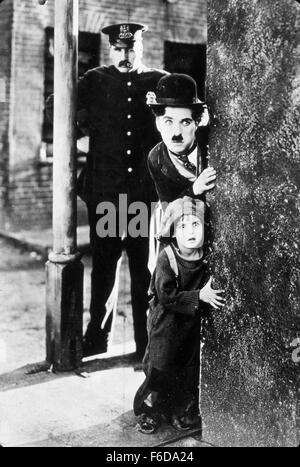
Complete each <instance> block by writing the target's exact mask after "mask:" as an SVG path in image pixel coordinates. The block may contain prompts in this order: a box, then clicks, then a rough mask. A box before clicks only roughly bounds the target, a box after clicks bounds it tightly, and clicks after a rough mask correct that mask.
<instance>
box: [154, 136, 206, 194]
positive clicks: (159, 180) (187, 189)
mask: <svg viewBox="0 0 300 467" xmlns="http://www.w3.org/2000/svg"><path fill="white" fill-rule="evenodd" d="M206 131H207V130H206V129H205V130H204V129H203V130H202V129H201V130H200V131H199V132H197V141H198V152H199V159H200V163H201V170H200V171H201V172H202V171H203V170H204V169H205V168H206V167H207V144H206V142H207V134H206ZM148 167H149V172H150V174H151V176H152V179H153V181H154V184H155V188H156V192H157V194H158V197H159V199H160V201H161V202H167V203H170V202H171V201H174V200H175V199H177V198H183V197H184V196H190V197H192V198H195V195H194V192H193V189H192V185H193V182H191V181H190V180H188V179H187V178H185V177H184V176H182V175H181V174H180V173H179V172H178V171H177V169H176V167H175V166H174V164H173V163H172V161H171V159H170V156H169V153H168V150H167V147H166V145H165V144H164V143H163V142H161V143H158V144H157V145H156V146H155V147H154V148H153V149H152V151H151V152H150V154H149V157H148ZM198 198H199V199H202V200H203V201H204V200H205V199H204V196H203V195H202V196H199V197H198Z"/></svg>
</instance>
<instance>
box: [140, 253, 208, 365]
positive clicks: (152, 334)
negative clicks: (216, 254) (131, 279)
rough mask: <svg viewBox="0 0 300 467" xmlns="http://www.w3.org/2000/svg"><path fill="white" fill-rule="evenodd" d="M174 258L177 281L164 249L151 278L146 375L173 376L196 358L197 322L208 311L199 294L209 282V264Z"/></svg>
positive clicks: (197, 354) (177, 256) (197, 346)
mask: <svg viewBox="0 0 300 467" xmlns="http://www.w3.org/2000/svg"><path fill="white" fill-rule="evenodd" d="M175 256H176V260H177V265H178V270H179V278H178V281H177V280H176V277H175V273H174V271H173V270H172V268H171V266H170V263H169V259H168V256H167V254H166V252H165V251H164V250H163V251H162V252H161V253H160V255H159V257H158V261H157V266H156V270H155V272H154V275H153V277H152V285H154V293H155V295H154V298H153V299H152V301H151V306H150V310H149V317H148V334H149V341H148V347H147V351H146V355H145V359H144V364H145V371H146V373H150V371H151V369H152V368H155V369H157V370H160V371H163V372H166V373H174V371H181V370H183V368H184V367H185V366H188V365H191V363H192V361H193V360H195V359H196V360H197V359H198V358H199V346H200V319H201V316H204V315H205V314H207V311H208V305H206V304H205V303H204V302H201V301H200V299H199V292H200V289H201V288H202V287H203V286H204V285H205V283H206V282H207V280H208V277H209V271H208V265H207V263H206V261H205V259H199V260H196V261H186V260H184V259H183V258H181V257H180V256H179V255H178V254H177V253H176V251H175Z"/></svg>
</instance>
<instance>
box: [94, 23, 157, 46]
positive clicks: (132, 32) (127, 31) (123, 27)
mask: <svg viewBox="0 0 300 467" xmlns="http://www.w3.org/2000/svg"><path fill="white" fill-rule="evenodd" d="M147 29H148V27H147V26H146V25H145V24H140V23H126V22H125V23H118V24H112V25H110V26H106V27H105V28H103V29H102V32H103V34H107V35H108V36H109V37H108V39H109V42H110V43H111V44H112V45H116V46H118V47H122V48H125V47H131V46H132V45H133V44H134V42H136V41H141V40H142V33H143V32H144V31H147Z"/></svg>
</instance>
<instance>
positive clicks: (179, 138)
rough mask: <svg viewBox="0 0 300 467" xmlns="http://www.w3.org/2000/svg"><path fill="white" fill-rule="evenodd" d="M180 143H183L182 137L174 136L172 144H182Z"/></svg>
mask: <svg viewBox="0 0 300 467" xmlns="http://www.w3.org/2000/svg"><path fill="white" fill-rule="evenodd" d="M182 141H183V137H182V135H178V136H176V135H174V136H173V138H172V142H173V143H182Z"/></svg>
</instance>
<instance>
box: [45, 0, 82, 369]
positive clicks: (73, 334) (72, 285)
mask: <svg viewBox="0 0 300 467" xmlns="http://www.w3.org/2000/svg"><path fill="white" fill-rule="evenodd" d="M54 44H55V58H54V155H53V251H52V252H51V253H50V255H49V262H48V263H47V266H46V271H47V317H46V334H47V360H48V361H49V362H50V363H51V364H53V365H54V367H55V368H56V369H57V370H60V371H63V370H70V369H73V368H75V367H76V366H78V365H79V364H80V361H81V357H82V344H81V341H82V312H83V265H82V263H81V262H80V256H79V254H78V253H77V241H76V223H77V219H76V193H75V184H76V136H75V122H76V96H77V56H78V51H77V47H78V0H56V1H55V38H54Z"/></svg>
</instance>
